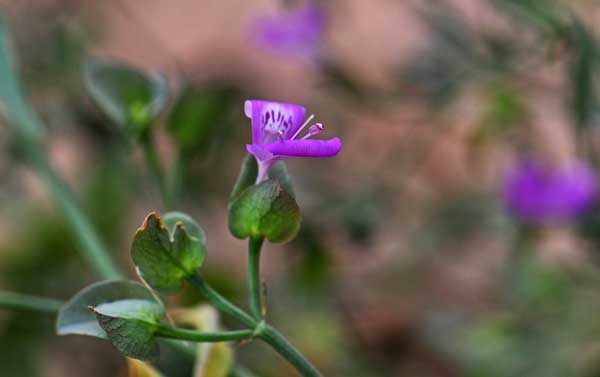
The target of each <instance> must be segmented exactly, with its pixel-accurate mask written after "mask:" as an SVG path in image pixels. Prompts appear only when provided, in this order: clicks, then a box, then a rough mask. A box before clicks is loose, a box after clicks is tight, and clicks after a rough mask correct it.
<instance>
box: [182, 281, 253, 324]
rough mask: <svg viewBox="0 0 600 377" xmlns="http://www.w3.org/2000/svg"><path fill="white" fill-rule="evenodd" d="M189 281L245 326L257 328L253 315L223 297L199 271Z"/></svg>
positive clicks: (213, 302) (220, 308)
mask: <svg viewBox="0 0 600 377" xmlns="http://www.w3.org/2000/svg"><path fill="white" fill-rule="evenodd" d="M188 281H189V282H190V283H191V284H192V285H193V286H195V287H196V288H198V290H199V291H200V292H201V293H202V294H203V295H204V297H205V298H206V299H207V300H208V301H210V302H211V303H212V304H213V305H214V306H215V307H216V308H217V309H219V310H220V311H222V312H223V313H225V314H228V315H229V316H231V317H232V318H234V319H236V320H237V321H238V322H240V323H242V324H243V325H244V326H246V327H249V328H251V329H253V328H255V327H256V325H257V321H256V320H255V319H254V318H252V316H251V315H249V314H248V313H246V312H245V311H243V310H242V309H240V308H238V307H237V306H236V305H235V304H233V303H232V302H231V301H229V300H227V299H226V298H225V297H223V296H222V295H221V294H220V293H219V292H217V291H215V290H214V288H212V287H211V286H210V285H209V284H208V283H207V282H206V281H205V280H204V279H203V278H202V276H200V274H199V273H196V274H194V275H192V276H190V277H189V278H188Z"/></svg>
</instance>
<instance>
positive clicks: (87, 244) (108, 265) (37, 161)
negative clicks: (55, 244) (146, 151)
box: [26, 145, 122, 280]
mask: <svg viewBox="0 0 600 377" xmlns="http://www.w3.org/2000/svg"><path fill="white" fill-rule="evenodd" d="M41 148H42V147H41V146H36V145H28V146H27V147H26V151H27V155H28V156H29V158H30V160H31V162H32V164H33V166H34V167H35V168H36V170H37V172H38V174H39V175H40V177H41V178H42V180H43V181H44V183H45V184H46V186H47V187H48V190H49V191H50V193H51V194H52V195H53V196H54V200H55V201H56V203H57V204H58V206H59V207H60V209H61V210H62V212H63V214H64V216H65V219H66V220H67V222H68V223H69V225H70V226H71V227H72V228H73V230H74V233H75V236H76V237H77V239H78V243H79V250H80V252H81V254H82V256H83V257H84V259H85V260H86V261H87V262H88V264H89V265H90V266H91V267H92V269H94V271H95V272H96V274H97V275H98V276H100V277H102V278H103V279H107V280H108V279H119V278H121V277H122V275H121V273H120V272H119V271H118V270H117V267H116V266H115V264H114V262H113V261H112V260H111V258H110V254H109V252H108V250H107V248H106V246H105V245H104V244H103V243H102V241H101V240H100V237H99V236H98V234H97V233H96V231H95V229H94V228H93V226H92V224H91V222H90V221H89V219H88V218H87V217H86V216H85V214H84V213H83V211H82V210H81V208H80V207H79V206H78V205H77V201H76V199H75V196H74V195H73V193H72V192H71V191H70V190H69V188H68V187H67V185H66V184H65V183H64V181H63V180H62V179H61V177H60V176H59V175H58V173H56V171H55V170H54V169H53V168H52V166H50V164H49V163H48V159H47V157H46V156H44V155H43V154H42V152H41V151H40V150H41Z"/></svg>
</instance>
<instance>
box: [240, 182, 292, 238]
mask: <svg viewBox="0 0 600 377" xmlns="http://www.w3.org/2000/svg"><path fill="white" fill-rule="evenodd" d="M229 229H230V230H231V233H232V234H233V235H234V236H235V237H237V238H241V239H244V238H249V237H252V238H266V239H267V240H269V241H271V242H284V241H287V240H290V239H291V238H293V237H294V236H295V235H296V234H297V233H298V230H299V229H300V208H298V205H297V204H296V201H295V200H294V198H293V196H291V195H290V194H288V193H287V192H286V191H285V190H284V189H283V188H282V186H281V184H280V183H279V182H278V181H276V180H274V179H269V180H267V181H265V182H262V183H261V184H259V185H253V186H250V187H248V188H247V189H245V190H244V191H242V192H241V193H240V194H239V195H238V196H237V198H235V199H234V200H233V201H232V202H231V203H230V205H229Z"/></svg>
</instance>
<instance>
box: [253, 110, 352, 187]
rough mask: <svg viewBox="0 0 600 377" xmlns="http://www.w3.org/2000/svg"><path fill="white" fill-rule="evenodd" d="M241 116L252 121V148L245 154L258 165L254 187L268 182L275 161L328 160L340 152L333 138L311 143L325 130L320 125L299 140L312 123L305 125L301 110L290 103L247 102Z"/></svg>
mask: <svg viewBox="0 0 600 377" xmlns="http://www.w3.org/2000/svg"><path fill="white" fill-rule="evenodd" d="M244 112H245V113H246V116H247V117H248V118H250V119H251V121H252V144H247V145H246V149H247V150H248V152H250V153H251V154H253V155H254V157H256V160H257V161H258V177H257V179H256V183H260V182H262V181H264V180H266V179H267V172H268V170H269V168H270V167H271V165H273V163H274V162H275V161H277V159H282V158H286V157H292V156H293V157H331V156H335V155H337V154H338V153H339V151H340V150H341V149H342V142H341V140H340V139H339V138H337V137H335V138H333V139H328V140H314V139H311V137H312V136H313V135H316V134H318V133H321V132H323V131H324V130H325V128H324V127H323V125H322V124H321V123H317V124H314V125H312V126H311V127H309V131H308V133H307V135H306V136H304V137H302V138H298V137H299V136H300V133H301V132H302V130H303V129H304V128H305V127H306V126H307V125H308V123H309V122H310V121H311V120H312V118H313V117H312V116H311V117H309V118H308V119H307V120H306V121H305V122H304V123H303V122H302V120H303V119H304V114H305V112H306V110H305V109H304V107H302V106H299V105H294V104H290V103H280V102H269V101H261V100H247V101H246V103H245V104H244Z"/></svg>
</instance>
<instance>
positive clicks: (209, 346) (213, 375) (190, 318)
mask: <svg viewBox="0 0 600 377" xmlns="http://www.w3.org/2000/svg"><path fill="white" fill-rule="evenodd" d="M171 316H172V318H173V320H174V321H175V322H176V323H177V324H179V325H184V326H186V325H187V326H191V327H193V328H194V329H196V330H199V331H208V332H215V331H221V330H222V328H221V326H220V325H219V313H218V312H217V311H216V310H215V308H213V307H212V306H210V305H199V306H197V307H194V308H190V309H176V310H173V311H172V312H171ZM197 350H198V351H197V357H196V364H195V366H194V374H193V377H226V376H227V375H228V373H229V371H230V369H231V367H232V365H233V349H232V348H231V345H230V343H228V342H221V343H203V344H202V343H201V344H198V346H197Z"/></svg>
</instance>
